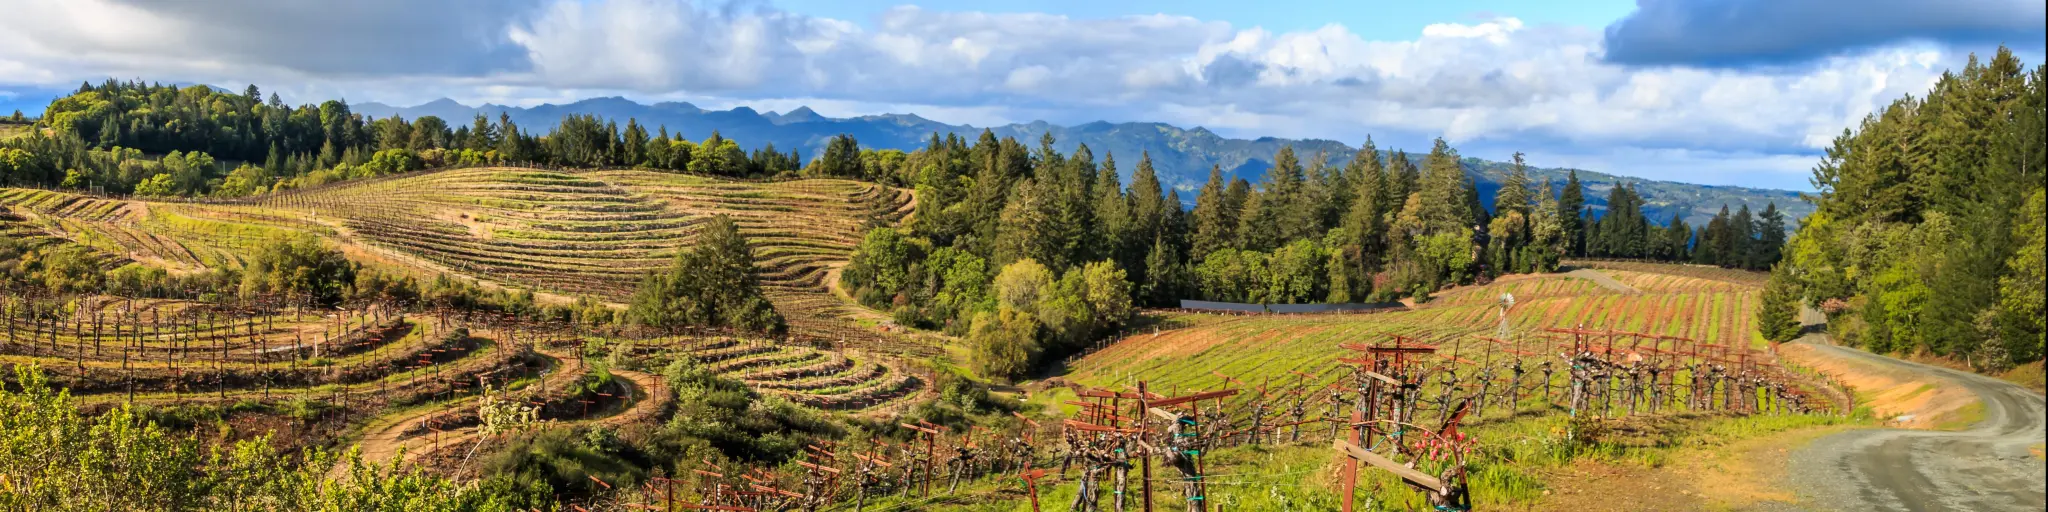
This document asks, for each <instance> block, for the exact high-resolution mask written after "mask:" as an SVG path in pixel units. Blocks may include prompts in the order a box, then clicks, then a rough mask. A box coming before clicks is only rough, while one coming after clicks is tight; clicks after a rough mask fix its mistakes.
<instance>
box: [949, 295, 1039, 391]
mask: <svg viewBox="0 0 2048 512" xmlns="http://www.w3.org/2000/svg"><path fill="white" fill-rule="evenodd" d="M967 332H968V334H967V343H968V345H969V346H971V347H973V349H974V357H973V361H974V371H975V372H977V373H980V374H981V375H983V376H986V377H989V378H993V379H1003V380H1009V379H1015V378H1018V377H1021V376H1023V375H1024V374H1025V372H1026V371H1027V370H1029V369H1030V368H1031V365H1032V363H1033V362H1034V361H1035V360H1036V359H1037V358H1038V355H1039V353H1040V352H1041V351H1042V347H1040V346H1039V343H1038V320H1037V319H1035V318H1032V316H1031V313H1027V312H1024V311H1018V310H1015V309H1011V308H1008V307H1005V308H1002V309H1000V310H997V311H995V312H982V313H980V314H977V315H975V317H974V326H973V327H971V328H969V329H968V331H967Z"/></svg>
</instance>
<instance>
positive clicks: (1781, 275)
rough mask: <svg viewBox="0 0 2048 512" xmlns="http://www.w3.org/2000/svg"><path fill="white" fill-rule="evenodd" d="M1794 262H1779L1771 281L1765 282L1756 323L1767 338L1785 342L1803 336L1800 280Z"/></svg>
mask: <svg viewBox="0 0 2048 512" xmlns="http://www.w3.org/2000/svg"><path fill="white" fill-rule="evenodd" d="M1790 269H1791V266H1790V265H1778V266H1776V267H1774V268H1772V269H1771V280H1770V281H1769V282H1767V283H1765V285H1764V293H1763V297H1762V299H1763V302H1762V304H1759V305H1758V306H1757V309H1756V326H1757V330H1758V331H1760V332H1759V333H1760V334H1762V335H1763V336H1764V339H1767V340H1771V341H1777V342H1785V341H1792V339H1793V338H1796V337H1799V305H1800V303H1801V302H1803V301H1802V300H1801V297H1800V296H1799V283H1797V282H1796V281H1794V279H1793V277H1792V273H1791V270H1790Z"/></svg>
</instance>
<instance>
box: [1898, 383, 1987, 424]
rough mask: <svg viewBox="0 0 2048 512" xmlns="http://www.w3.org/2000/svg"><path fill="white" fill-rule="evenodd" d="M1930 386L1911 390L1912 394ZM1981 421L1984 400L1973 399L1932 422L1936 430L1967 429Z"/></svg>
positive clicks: (1916, 393)
mask: <svg viewBox="0 0 2048 512" xmlns="http://www.w3.org/2000/svg"><path fill="white" fill-rule="evenodd" d="M1931 387H1933V386H1931V385H1930V386H1925V387H1922V388H1921V389H1919V390H1915V391H1913V394H1914V395H1918V394H1920V391H1924V390H1926V389H1928V388H1931ZM1981 421H1984V402H1983V401H1974V402H1970V403H1969V405H1964V406H1962V407H1961V408H1959V409H1956V410H1955V411H1954V412H1951V413H1948V414H1945V415H1943V416H1942V418H1941V421H1940V422H1937V423H1935V424H1934V428H1935V429H1936V430H1969V428H1970V427H1972V426H1976V425H1977V423H1978V422H1981Z"/></svg>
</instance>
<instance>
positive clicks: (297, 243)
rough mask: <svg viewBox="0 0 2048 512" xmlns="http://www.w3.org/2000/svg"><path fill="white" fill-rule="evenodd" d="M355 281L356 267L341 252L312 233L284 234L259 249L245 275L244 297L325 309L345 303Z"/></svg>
mask: <svg viewBox="0 0 2048 512" xmlns="http://www.w3.org/2000/svg"><path fill="white" fill-rule="evenodd" d="M355 280H356V265H355V264H354V263H351V262H349V261H348V258H346V257H343V256H342V255H341V251H337V250H335V249H334V248H331V247H328V246H327V243H326V242H323V241H321V240H320V239H319V238H317V237H314V236H313V235H310V234H305V233H292V234H280V235H275V236H272V237H270V238H268V239H265V240H264V241H263V243H262V245H260V246H258V247H257V248H256V251H255V254H254V255H252V257H251V258H250V260H249V263H248V266H247V268H246V269H244V271H243V273H242V294H244V295H282V296H285V297H287V298H289V299H292V300H302V301H306V302H308V303H312V304H317V305H323V306H325V305H333V304H336V303H339V302H341V300H342V299H343V298H344V297H346V296H347V294H348V293H350V287H351V286H353V285H354V284H355Z"/></svg>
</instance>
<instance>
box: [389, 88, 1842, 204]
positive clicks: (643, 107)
mask: <svg viewBox="0 0 2048 512" xmlns="http://www.w3.org/2000/svg"><path fill="white" fill-rule="evenodd" d="M350 108H351V109H352V110H354V111H355V112H356V113H360V114H363V115H366V116H373V117H390V116H400V117H404V118H407V119H416V118H419V117H421V116H437V117H440V118H441V119H443V120H445V121H447V122H448V123H449V125H451V126H459V125H463V124H467V123H468V122H469V120H471V119H473V118H475V117H476V116H477V115H478V114H482V115H484V116H486V117H489V118H491V119H493V120H496V119H497V117H498V114H499V113H500V112H503V113H505V114H507V115H510V116H511V118H512V120H513V121H514V122H517V123H519V125H520V126H521V127H524V128H527V129H549V128H552V127H553V126H555V124H556V123H557V122H558V121H560V120H561V118H562V117H563V116H565V115H569V114H594V115H598V116H602V117H605V118H607V119H615V120H620V121H623V120H625V119H628V118H633V119H638V120H639V121H640V123H641V124H643V125H646V126H647V127H648V129H649V131H653V129H654V127H657V126H665V127H667V128H668V130H669V132H670V133H681V134H684V135H685V136H686V137H688V138H690V139H693V140H696V139H703V138H706V137H709V136H710V135H711V132H712V130H717V131H718V132H719V133H720V134H722V135H724V136H725V137H726V138H730V139H733V140H735V141H737V142H739V144H740V145H741V146H742V147H745V148H747V149H749V150H752V149H754V148H758V147H760V146H762V145H764V144H770V143H773V144H774V145H775V147H776V148H778V149H782V150H787V149H790V148H795V149H798V150H800V151H801V152H802V156H803V157H804V158H805V159H806V160H808V159H811V158H814V157H816V156H817V155H820V154H822V153H823V152H824V148H825V144H826V142H827V140H829V139H830V138H831V137H832V136H834V135H838V134H841V133H844V134H849V135H852V136H853V137H854V138H856V139H858V140H860V143H861V145H862V146H864V147H869V148H878V149H883V148H894V149H901V150H904V151H912V150H916V149H918V148H922V147H924V146H925V141H926V140H928V139H929V138H930V137H931V135H932V134H933V133H939V134H948V133H952V134H959V135H960V136H962V137H966V138H968V139H969V140H973V139H975V138H977V137H980V135H981V132H982V130H984V129H987V130H989V131H991V132H993V133H994V134H995V135H996V137H999V138H1000V137H1015V138H1016V139H1017V140H1018V141H1020V142H1023V143H1024V144H1025V145H1026V146H1029V147H1036V146H1037V141H1038V139H1039V137H1040V136H1041V135H1043V134H1045V133H1047V132H1051V133H1052V136H1053V138H1054V139H1055V140H1056V141H1057V142H1055V144H1054V147H1056V148H1058V149H1059V150H1060V151H1062V152H1071V151H1073V150H1074V148H1075V147H1076V146H1078V145H1080V144H1084V143H1085V144H1087V145H1088V147H1089V149H1090V150H1092V151H1093V152H1094V153H1095V154H1096V155H1097V158H1098V159H1099V158H1101V157H1102V156H1103V155H1105V154H1115V155H1118V156H1119V157H1120V159H1121V160H1122V162H1121V165H1120V167H1121V169H1119V171H1120V172H1121V174H1122V175H1123V176H1125V177H1129V176H1130V170H1131V169H1132V168H1133V167H1134V166H1136V164H1137V162H1138V154H1139V152H1141V151H1142V152H1147V153H1150V154H1151V156H1152V163H1153V166H1154V168H1155V169H1157V170H1158V172H1159V174H1160V176H1159V179H1160V181H1162V182H1163V183H1164V184H1165V185H1166V186H1169V187H1173V188H1176V189H1179V190H1180V191H1181V199H1182V200H1184V201H1187V202H1188V203H1189V204H1192V202H1193V201H1194V199H1195V194H1194V192H1195V191H1196V190H1199V189H1200V188H1201V187H1202V183H1203V182H1205V181H1207V179H1208V175H1209V168H1210V166H1212V165H1216V166H1221V167H1222V168H1223V171H1224V174H1225V175H1227V176H1233V177H1242V178H1245V179H1247V180H1251V181H1253V182H1255V183H1256V182H1258V181H1259V179H1260V177H1261V176H1262V175H1264V173H1265V172H1266V169H1267V168H1268V167H1270V166H1271V165H1272V163H1271V159H1272V157H1273V154H1274V152H1277V151H1279V149H1280V148H1281V147H1282V146H1286V145H1293V146H1294V150H1295V152H1296V153H1297V154H1299V155H1301V157H1302V159H1303V161H1304V162H1306V161H1307V160H1308V159H1310V158H1311V155H1314V154H1316V152H1318V151H1321V152H1324V153H1326V154H1327V155H1329V160H1330V164H1331V165H1343V163H1344V162H1346V161H1348V160H1350V158H1351V156H1352V155H1353V154H1355V153H1356V152H1357V151H1358V148H1355V147H1352V146H1350V145H1346V144H1344V143H1342V142H1337V141H1332V140H1321V139H1298V140H1297V139H1280V138H1273V137H1260V138H1258V139H1254V140H1245V139H1232V138H1226V137H1223V136H1220V135H1217V134H1216V133H1215V132H1211V131H1209V130H1208V129H1205V128H1201V127H1195V128H1188V129H1183V128H1180V127H1177V126H1173V125H1168V124H1164V123H1114V124H1113V123H1108V122H1102V121H1097V122H1093V123H1087V124H1081V125H1074V126H1059V125H1054V124H1051V123H1047V122H1045V121H1034V122H1031V123H1024V124H1007V125H1002V126H991V127H985V128H984V127H976V126H969V125H951V124H945V123H941V122H938V121H933V120H930V119H925V118H922V117H918V116H917V115H916V114H885V115H870V116H860V117H852V118H832V117H825V116H822V115H819V114H818V113H817V112H814V111H812V110H811V109H810V108H809V107H799V108H797V109H795V110H792V111H789V112H787V113H777V112H767V113H761V112H758V111H755V110H754V109H751V108H747V107H738V108H734V109H732V110H705V109H701V108H697V106H696V105H691V104H689V103H678V102H663V103H656V104H653V105H647V104H642V103H638V102H635V101H632V100H628V99H625V98H621V97H606V98H591V99H586V100H582V101H578V102H575V103H569V104H566V105H556V104H543V105H539V106H534V107H507V106H502V105H492V104H484V105H482V106H477V107H471V106H467V105H463V104H461V103H457V102H455V101H454V100H450V99H445V98H444V99H439V100H435V101H431V102H428V103H425V104H421V105H417V106H413V107H393V106H390V105H385V104H382V103H375V102H370V103H358V104H354V105H351V106H350ZM1427 154H1428V150H1427V148H1423V150H1422V151H1421V152H1411V153H1409V156H1410V157H1411V158H1412V159H1414V160H1415V161H1416V162H1417V163H1418V164H1419V163H1420V161H1421V159H1422V158H1423V157H1425V156H1427ZM1463 163H1464V166H1465V172H1466V173H1468V174H1470V175H1471V176H1472V178H1473V179H1474V180H1475V181H1476V182H1477V183H1478V184H1479V190H1480V194H1481V196H1482V197H1483V198H1484V200H1485V201H1486V202H1487V203H1488V207H1489V208H1490V207H1491V203H1492V200H1493V193H1494V191H1496V190H1498V189H1499V188H1500V185H1499V184H1500V182H1501V181H1502V179H1503V178H1504V177H1505V176H1506V174H1507V171H1508V169H1509V164H1506V163H1502V162H1495V161H1490V160H1482V159H1477V158H1465V159H1464V160H1463ZM1568 171H1569V169H1563V168H1531V169H1530V175H1531V176H1530V178H1531V179H1532V180H1533V181H1535V182H1537V183H1541V182H1542V181H1543V180H1545V179H1550V180H1553V181H1555V182H1557V183H1559V184H1562V183H1563V182H1564V179H1565V173H1566V172H1568ZM1579 180H1580V181H1581V182H1583V183H1585V185H1586V188H1587V193H1586V199H1587V203H1588V204H1592V205H1594V206H1595V207H1596V208H1598V207H1602V206H1603V205H1604V203H1605V202H1606V197H1607V190H1608V189H1609V188H1611V187H1613V186H1614V185H1615V184H1616V183H1617V182H1621V181H1623V178H1621V177H1617V176H1614V175H1611V174H1605V173H1599V172H1592V171H1587V170H1583V169H1581V170H1579ZM1626 182H1628V183H1632V184H1635V186H1636V188H1637V191H1638V192H1640V193H1641V194H1642V195H1643V197H1644V199H1645V201H1646V202H1647V203H1648V210H1649V211H1648V213H1649V215H1650V218H1651V219H1652V220H1654V221H1656V222H1659V223H1662V222H1665V221H1667V220H1669V219H1670V218H1671V216H1672V214H1673V213H1675V212H1684V213H1685V216H1686V222H1688V223H1692V224H1693V225H1701V224H1704V223H1705V222H1706V221H1707V220H1708V219H1709V218H1711V217H1713V215H1714V214H1715V213H1717V212H1719V211H1720V209H1721V206H1722V205H1724V204H1725V205H1728V207H1729V208H1731V209H1732V208H1737V207H1739V206H1740V205H1742V204H1748V205H1749V206H1750V209H1751V210H1762V209H1763V207H1764V205H1765V204H1767V203H1776V204H1777V205H1778V208H1779V209H1780V210H1783V211H1785V212H1786V214H1787V217H1788V218H1790V219H1793V220H1797V219H1801V218H1804V217H1805V216H1806V215H1807V214H1808V213H1812V212H1813V206H1812V205H1810V204H1807V203H1806V202H1805V201H1802V200H1800V199H1799V194H1798V193H1797V192H1793V191H1789V190H1773V189H1761V188H1747V187H1729V186H1715V185H1696V184H1690V183H1679V182H1672V181H1657V180H1646V179H1636V178H1627V179H1626ZM1795 224H1796V223H1795Z"/></svg>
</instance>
